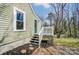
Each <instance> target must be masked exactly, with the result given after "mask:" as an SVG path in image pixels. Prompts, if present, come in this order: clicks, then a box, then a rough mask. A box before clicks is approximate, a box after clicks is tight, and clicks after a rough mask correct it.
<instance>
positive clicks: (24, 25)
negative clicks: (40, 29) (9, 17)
mask: <svg viewBox="0 0 79 59" xmlns="http://www.w3.org/2000/svg"><path fill="white" fill-rule="evenodd" d="M16 10H18V11H20V12H22V13H23V14H24V20H23V22H24V23H23V30H17V29H16ZM13 12H14V19H13V20H14V23H13V30H14V31H26V13H25V12H24V11H22V10H20V9H18V8H16V7H14V10H13Z"/></svg>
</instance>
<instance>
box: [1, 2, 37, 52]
mask: <svg viewBox="0 0 79 59" xmlns="http://www.w3.org/2000/svg"><path fill="white" fill-rule="evenodd" d="M5 5H6V6H3V5H2V6H3V7H0V37H1V38H2V37H4V38H3V39H1V38H0V46H5V45H7V44H9V43H14V42H19V41H20V40H25V39H26V41H29V40H30V38H31V37H32V35H33V31H34V20H35V19H36V17H35V15H34V14H33V12H32V9H31V8H30V5H29V4H24V3H23V4H5ZM14 7H16V8H18V9H21V10H23V11H24V12H25V13H26V31H14V30H13V21H14V12H13V11H14V9H13V8H14ZM2 33H3V34H2ZM1 35H2V36H1ZM20 44H21V45H22V43H19V45H20ZM15 45H16V46H15ZM15 45H14V46H15V47H17V46H18V45H17V44H15ZM15 47H14V48H15ZM6 48H7V47H6ZM0 49H1V48H0ZM9 49H11V45H10V46H9V47H8V50H9ZM0 51H2V50H0ZM5 51H6V50H5ZM5 51H4V52H5Z"/></svg>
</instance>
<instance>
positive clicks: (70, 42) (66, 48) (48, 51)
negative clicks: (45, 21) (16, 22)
mask: <svg viewBox="0 0 79 59" xmlns="http://www.w3.org/2000/svg"><path fill="white" fill-rule="evenodd" d="M53 43H54V45H48V44H46V46H45V45H44V46H41V47H40V48H39V47H37V46H31V44H26V45H23V46H20V47H18V48H16V49H13V50H11V51H8V52H6V53H4V55H6V54H8V55H79V39H73V38H54V41H53Z"/></svg>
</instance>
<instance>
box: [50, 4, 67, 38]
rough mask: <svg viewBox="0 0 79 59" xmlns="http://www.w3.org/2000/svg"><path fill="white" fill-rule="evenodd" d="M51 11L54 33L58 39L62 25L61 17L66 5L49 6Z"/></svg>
mask: <svg viewBox="0 0 79 59" xmlns="http://www.w3.org/2000/svg"><path fill="white" fill-rule="evenodd" d="M51 6H52V9H53V11H54V13H55V16H56V18H55V33H57V37H58V38H59V37H60V35H61V33H62V31H63V30H62V25H63V23H62V22H63V15H64V13H63V12H64V8H65V6H66V3H57V4H51Z"/></svg>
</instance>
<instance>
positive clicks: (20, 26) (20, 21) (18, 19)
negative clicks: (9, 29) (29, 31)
mask: <svg viewBox="0 0 79 59" xmlns="http://www.w3.org/2000/svg"><path fill="white" fill-rule="evenodd" d="M25 29H26V28H25V12H24V11H22V10H20V9H18V8H16V7H14V31H25Z"/></svg>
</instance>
